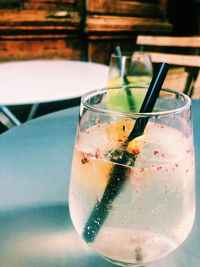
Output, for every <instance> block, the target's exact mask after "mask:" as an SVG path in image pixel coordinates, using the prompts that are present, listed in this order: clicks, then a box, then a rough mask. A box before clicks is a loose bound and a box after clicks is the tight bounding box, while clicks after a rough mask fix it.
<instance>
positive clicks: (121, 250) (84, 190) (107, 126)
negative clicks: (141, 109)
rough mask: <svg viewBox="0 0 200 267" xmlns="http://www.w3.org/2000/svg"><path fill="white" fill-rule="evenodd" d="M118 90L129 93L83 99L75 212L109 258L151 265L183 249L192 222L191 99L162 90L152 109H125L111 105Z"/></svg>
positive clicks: (88, 237)
mask: <svg viewBox="0 0 200 267" xmlns="http://www.w3.org/2000/svg"><path fill="white" fill-rule="evenodd" d="M129 89H130V90H131V92H132V94H133V95H135V94H136V95H137V93H138V91H139V90H137V89H138V88H135V87H132V86H129ZM139 89H140V90H143V91H144V93H146V91H147V89H146V88H139ZM113 90H114V91H115V92H116V91H117V92H118V95H120V94H121V95H123V94H126V91H125V90H124V86H122V87H116V88H112V89H111V88H105V89H101V90H94V91H91V92H88V93H86V94H85V95H84V96H83V97H82V100H81V107H80V117H79V124H78V128H77V136H76V141H75V148H74V157H73V163H72V171H71V180H70V191H69V206H70V214H71V218H72V221H73V224H74V226H75V229H76V231H77V232H78V233H79V235H80V236H81V237H82V238H83V240H84V241H85V242H86V243H87V244H88V245H89V246H90V247H91V248H92V249H93V250H94V251H96V252H97V253H99V254H100V255H101V256H103V257H104V258H105V259H107V260H108V261H111V262H113V263H115V264H117V265H121V266H148V265H149V264H150V263H153V262H155V261H157V260H159V259H161V258H163V257H165V256H167V255H168V254H170V253H171V252H172V251H174V250H175V249H176V248H177V247H179V246H180V245H181V244H182V243H183V241H184V240H185V239H186V238H187V236H188V235H189V233H190V231H191V229H192V225H193V222H194V217H195V175H194V148H193V133H192V122H191V112H190V107H191V100H190V98H189V97H188V96H186V95H184V94H183V93H181V92H178V91H174V90H170V89H162V90H161V92H160V95H159V98H158V99H157V101H156V104H155V107H154V110H153V112H151V113H143V114H142V113H133V112H125V111H124V107H123V106H122V107H120V106H119V105H117V106H115V107H114V105H113V106H112V109H111V108H110V103H109V102H110V101H111V98H110V93H111V92H112V91H113ZM138 120H139V121H140V124H139V125H141V127H142V124H143V123H144V124H145V126H146V127H143V128H144V130H143V131H142V132H141V129H140V127H137V130H138V133H137V134H136V135H137V138H135V139H133V140H132V141H128V142H127V139H128V137H129V135H130V133H131V131H132V129H133V126H134V124H135V122H136V121H138ZM122 159H123V160H122Z"/></svg>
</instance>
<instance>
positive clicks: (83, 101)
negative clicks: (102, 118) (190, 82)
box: [81, 85, 191, 118]
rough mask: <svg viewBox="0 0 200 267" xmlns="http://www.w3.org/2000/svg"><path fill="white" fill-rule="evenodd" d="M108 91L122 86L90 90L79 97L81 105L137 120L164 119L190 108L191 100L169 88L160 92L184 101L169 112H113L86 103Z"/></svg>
mask: <svg viewBox="0 0 200 267" xmlns="http://www.w3.org/2000/svg"><path fill="white" fill-rule="evenodd" d="M129 87H132V88H138V89H139V88H141V89H147V88H148V87H145V86H131V85H130V86H129ZM110 89H122V86H107V87H104V88H100V89H93V90H90V91H88V92H86V93H85V94H83V95H82V97H81V104H82V105H83V106H84V107H85V108H87V109H88V110H90V111H93V112H96V113H102V114H107V115H110V116H118V117H130V118H131V117H132V118H138V117H158V116H159V117H165V116H169V115H173V114H177V113H181V112H183V111H185V110H188V109H189V108H190V107H191V98H190V97H189V96H188V95H186V94H184V93H183V92H181V91H178V90H174V89H170V88H161V91H164V92H168V93H173V94H174V95H179V96H180V97H182V98H183V99H184V101H185V103H184V105H183V106H181V107H178V108H175V109H170V110H166V111H154V112H143V113H142V112H141V113H140V112H125V111H124V112H121V111H115V110H111V109H105V108H98V107H94V106H92V105H90V104H88V103H87V99H88V97H89V96H94V95H98V94H99V93H103V92H107V91H108V90H110Z"/></svg>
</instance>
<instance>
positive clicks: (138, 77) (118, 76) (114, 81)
mask: <svg viewBox="0 0 200 267" xmlns="http://www.w3.org/2000/svg"><path fill="white" fill-rule="evenodd" d="M152 76H153V65H152V62H151V58H150V56H149V55H147V54H144V53H142V52H134V53H132V54H131V53H123V54H120V55H116V54H112V55H111V57H110V63H109V73H108V84H109V86H120V85H123V83H124V80H125V82H126V83H129V84H132V86H140V87H141V86H148V85H149V84H150V82H151V79H152Z"/></svg>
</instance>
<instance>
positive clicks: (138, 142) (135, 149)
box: [127, 134, 148, 154]
mask: <svg viewBox="0 0 200 267" xmlns="http://www.w3.org/2000/svg"><path fill="white" fill-rule="evenodd" d="M147 141H148V140H147V134H143V135H141V136H138V137H136V138H135V139H133V140H132V141H130V142H129V143H128V146H127V151H128V152H132V153H136V154H139V152H140V149H141V148H142V147H143V146H144V145H145V144H146V143H147Z"/></svg>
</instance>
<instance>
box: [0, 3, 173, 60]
mask: <svg viewBox="0 0 200 267" xmlns="http://www.w3.org/2000/svg"><path fill="white" fill-rule="evenodd" d="M162 1H163V0H138V1H132V0H109V1H107V0H98V1H94V0H58V1H57V0H1V2H0V61H7V60H22V59H23V60H24V59H35V58H67V59H79V60H89V61H94V62H104V63H106V62H107V60H108V55H110V53H111V52H112V50H113V48H114V46H115V45H116V44H119V45H121V47H122V49H124V50H129V51H131V49H133V44H134V42H135V39H136V36H137V34H140V33H156V34H159V33H160V34H165V33H166V34H168V33H170V32H171V31H172V25H171V24H170V23H169V22H168V21H167V19H166V15H165V14H164V9H163V4H162Z"/></svg>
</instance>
